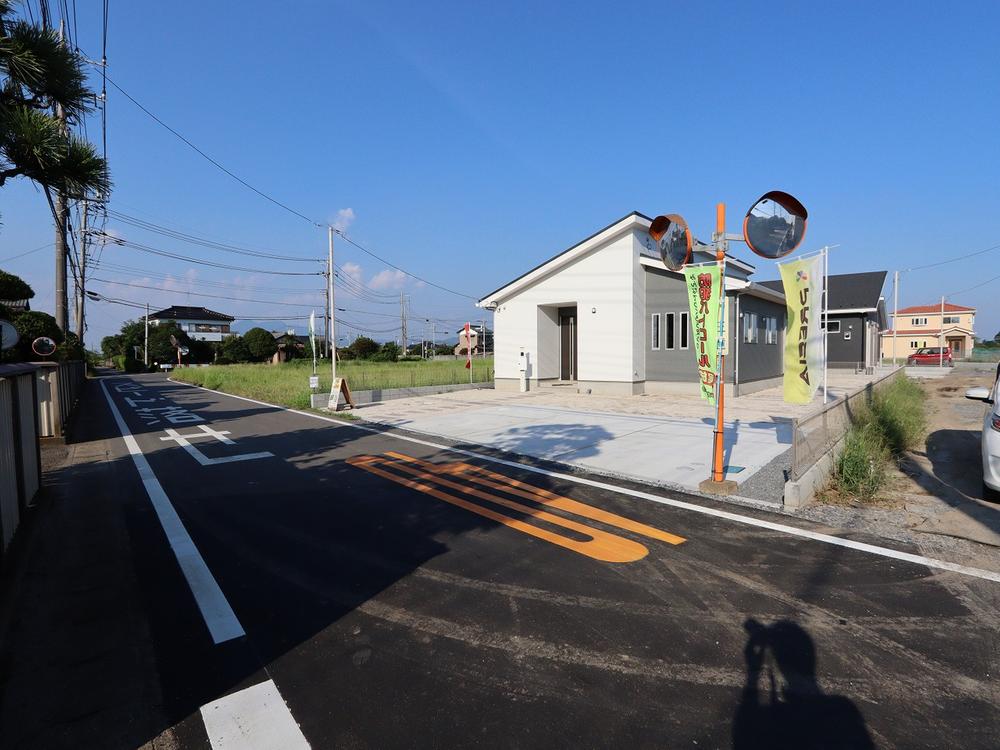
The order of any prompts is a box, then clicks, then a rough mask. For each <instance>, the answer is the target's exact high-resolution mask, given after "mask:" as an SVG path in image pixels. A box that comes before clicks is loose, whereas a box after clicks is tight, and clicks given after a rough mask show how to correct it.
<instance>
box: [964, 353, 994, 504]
mask: <svg viewBox="0 0 1000 750" xmlns="http://www.w3.org/2000/svg"><path fill="white" fill-rule="evenodd" d="M965 397H966V398H971V399H972V400H974V401H983V402H985V403H986V405H987V409H986V414H985V416H984V417H983V499H984V500H992V501H993V502H1000V366H998V367H997V380H995V381H994V383H993V387H992V388H970V389H969V390H967V391H966V392H965Z"/></svg>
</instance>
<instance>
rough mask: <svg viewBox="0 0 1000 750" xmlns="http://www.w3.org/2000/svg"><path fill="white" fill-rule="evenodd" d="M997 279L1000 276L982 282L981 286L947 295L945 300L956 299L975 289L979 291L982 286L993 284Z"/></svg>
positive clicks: (977, 285)
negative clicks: (955, 297)
mask: <svg viewBox="0 0 1000 750" xmlns="http://www.w3.org/2000/svg"><path fill="white" fill-rule="evenodd" d="M997 279H1000V276H994V277H993V278H992V279H987V280H986V281H983V282H981V283H979V284H976V285H975V286H970V287H969V288H968V289H962V290H961V291H958V292H952V293H951V294H946V295H945V298H946V299H947V298H948V297H954V296H956V295H959V294H965V293H966V292H971V291H972V290H973V289H979V287H981V286H986V285H987V284H992V283H993V282H994V281H996V280H997Z"/></svg>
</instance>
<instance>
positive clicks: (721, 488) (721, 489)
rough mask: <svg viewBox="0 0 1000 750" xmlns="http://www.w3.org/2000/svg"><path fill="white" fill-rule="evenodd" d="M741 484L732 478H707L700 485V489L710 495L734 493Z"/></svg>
mask: <svg viewBox="0 0 1000 750" xmlns="http://www.w3.org/2000/svg"><path fill="white" fill-rule="evenodd" d="M737 487H739V484H737V483H736V482H734V481H733V480H732V479H723V480H722V481H720V482H716V481H715V480H714V479H706V480H704V481H703V482H701V484H699V485H698V489H699V490H701V491H702V492H704V493H706V494H708V495H732V494H733V493H734V492H736V488H737Z"/></svg>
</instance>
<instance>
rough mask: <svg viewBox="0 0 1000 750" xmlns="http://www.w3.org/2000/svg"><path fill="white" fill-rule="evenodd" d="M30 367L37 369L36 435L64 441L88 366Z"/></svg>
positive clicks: (46, 364) (39, 364) (48, 364)
mask: <svg viewBox="0 0 1000 750" xmlns="http://www.w3.org/2000/svg"><path fill="white" fill-rule="evenodd" d="M31 364H32V365H33V366H34V367H36V368H37V373H36V376H37V378H38V423H39V435H40V436H41V437H43V438H61V437H64V436H65V435H66V425H68V424H69V421H70V418H71V417H72V416H73V410H74V409H75V408H76V399H77V397H78V396H79V395H80V390H81V389H82V388H83V383H84V381H85V380H86V377H87V365H86V364H85V363H84V362H80V361H76V362H32V363H31Z"/></svg>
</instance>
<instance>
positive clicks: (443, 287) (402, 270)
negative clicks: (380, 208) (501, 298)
mask: <svg viewBox="0 0 1000 750" xmlns="http://www.w3.org/2000/svg"><path fill="white" fill-rule="evenodd" d="M333 231H334V232H336V233H337V234H339V235H340V236H341V237H342V238H343V239H344V240H345V241H346V242H349V243H350V244H352V245H354V247H356V248H357V249H358V250H360V251H361V252H363V253H365V254H366V255H370V256H371V257H373V258H375V260H377V261H379V262H380V263H384V264H385V265H387V266H389V267H390V268H395V269H396V270H397V271H400V272H401V273H405V274H406V275H407V276H409V277H410V278H411V279H416V280H417V281H422V282H423V283H425V284H427V285H428V286H432V287H435V288H436V289H440V290H441V291H443V292H448V293H449V294H454V295H456V296H458V297H465V298H466V299H472V300H474V299H476V298H475V297H473V296H472V295H471V294H464V293H463V292H456V291H455V290H454V289H449V288H448V287H446V286H441V285H440V284H435V283H434V282H433V281H428V280H427V279H424V278H421V277H420V276H417V275H416V274H414V273H410V272H409V271H407V270H406V269H404V268H400V267H399V266H397V265H396V264H395V263H390V262H389V261H387V260H386V259H385V258H383V257H381V256H379V255H376V254H375V253H373V252H372V251H371V250H369V249H368V248H366V247H365V246H364V245H361V244H360V243H358V242H355V241H354V240H352V239H351V238H350V237H348V236H347V235H346V234H344V233H343V232H342V231H341V230H339V229H336V228H334V230H333Z"/></svg>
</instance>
